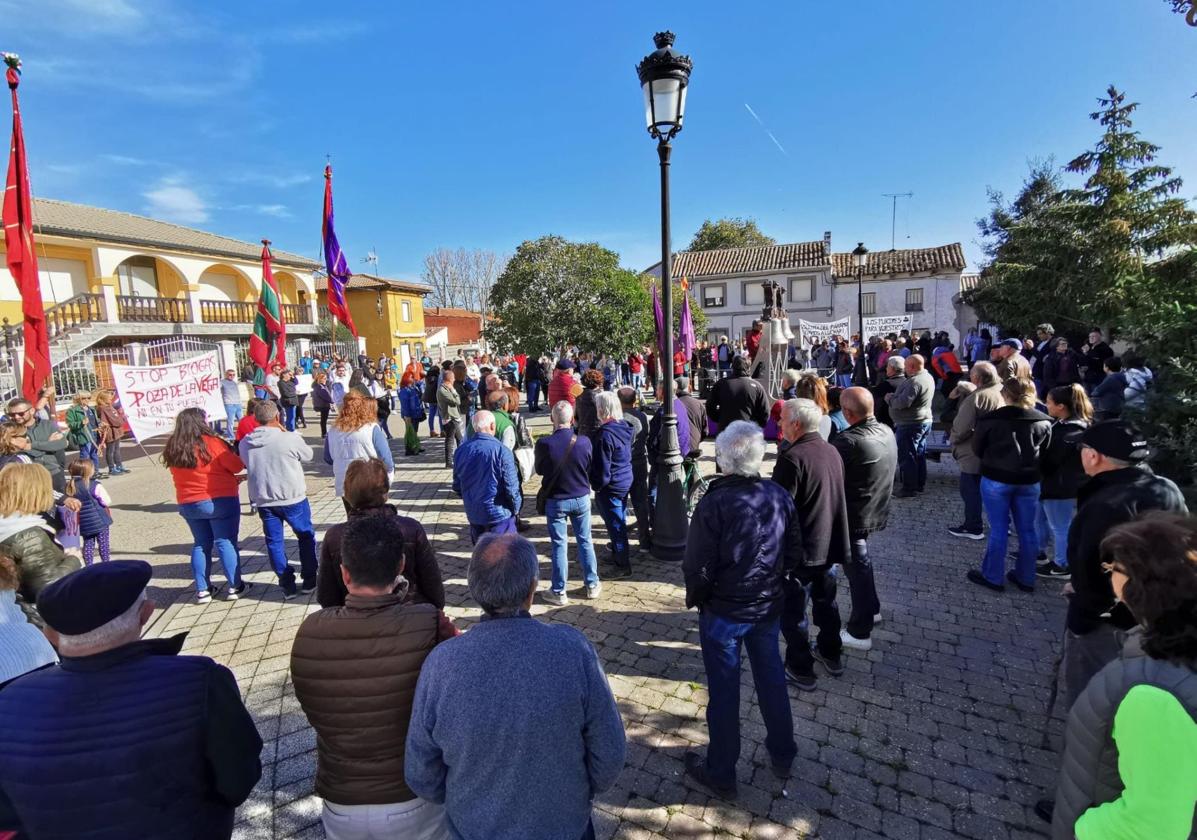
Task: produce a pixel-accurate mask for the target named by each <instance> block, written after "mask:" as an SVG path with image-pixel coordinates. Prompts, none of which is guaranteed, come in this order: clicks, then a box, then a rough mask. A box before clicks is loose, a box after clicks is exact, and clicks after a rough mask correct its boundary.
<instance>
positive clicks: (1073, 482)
mask: <svg viewBox="0 0 1197 840" xmlns="http://www.w3.org/2000/svg"><path fill="white" fill-rule="evenodd" d="M1088 427H1089V424H1088V423H1086V422H1085V421H1084V420H1056V421H1055V422H1053V423H1052V432H1051V437H1050V438H1049V440H1048V444H1047V451H1046V452H1044V453H1043V460H1041V461H1040V462H1039V471H1040V473H1041V474H1042V476H1043V478H1042V479H1041V480H1040V482H1039V498H1041V499H1075V498H1076V494H1077V491H1078V490H1080V489H1081V485H1082V484H1084V483H1085V479H1086V478H1087V477H1088V476H1086V475H1085V468H1084V467H1082V466H1081V435H1082V434H1084V432H1085V429H1087V428H1088Z"/></svg>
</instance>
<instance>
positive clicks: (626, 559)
mask: <svg viewBox="0 0 1197 840" xmlns="http://www.w3.org/2000/svg"><path fill="white" fill-rule="evenodd" d="M594 401H595V406H596V407H597V413H598V422H599V427H598V429H596V430H595V431H594V433H593V434H592V435H591V444H592V446H593V450H594V451H593V455H592V457H591V460H590V486H591V487H593V488H594V501H595V504H596V505H597V506H598V510H599V515H600V516H602V517H603V522H604V523H605V524H606V526H607V536H608V537H610V538H611V562H612V563H613V564H614V566H615V573H614V574H613V575H611V576H612V577H627V576H628V575H630V574H631V573H632V560H631V552H630V551H629V549H628V504H627V502H628V491H629V490H631V489H632V438H634V437H635V432H634V431H633V430H632V427H631V426H629V425H628V424H627V423H624V422H623V408H622V407H620V404H619V397H618V396H616V395H615V394H614V393H613V392H611V391H603V392H601V393H599V394H597V395H596V396H595V398H594Z"/></svg>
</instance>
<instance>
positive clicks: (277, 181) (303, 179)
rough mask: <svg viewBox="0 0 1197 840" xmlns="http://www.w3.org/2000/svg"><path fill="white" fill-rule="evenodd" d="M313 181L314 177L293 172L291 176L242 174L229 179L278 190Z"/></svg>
mask: <svg viewBox="0 0 1197 840" xmlns="http://www.w3.org/2000/svg"><path fill="white" fill-rule="evenodd" d="M312 180H313V176H312V175H311V174H309V173H306V172H292V173H291V174H289V175H279V174H271V173H269V172H242V173H240V174H237V175H233V176H230V178H229V181H230V182H232V183H234V184H262V185H264V186H267V187H276V188H278V189H286V188H287V187H297V186H299V185H300V184H306V183H309V182H310V181H312Z"/></svg>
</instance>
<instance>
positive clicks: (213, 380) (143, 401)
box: [112, 350, 224, 442]
mask: <svg viewBox="0 0 1197 840" xmlns="http://www.w3.org/2000/svg"><path fill="white" fill-rule="evenodd" d="M222 373H223V371H222V370H221V369H220V360H219V359H218V358H217V353H216V351H215V350H214V351H212V352H211V353H205V354H204V355H202V356H196V357H194V358H191V359H188V360H187V361H185V362H172V363H171V364H168V365H147V366H144V367H142V366H135V365H113V366H112V378H113V379H114V380H115V381H116V393H117V396H118V397H120V400H121V408H123V409H124V410H125V414H126V415H127V416H128V418H129V429H130V430H131V431H132V432H133V437H134V438H136V439H137V440H138V441H139V442H141V441H146V440H149V439H150V438H154V437H162V436H164V435H169V434H170V433H171V431H173V430H174V427H175V416H176V415H178V413H179V412H180V411H182V410H183V409H185V408H202V409H203V410H204V411H205V412H207V414H208V418H209V421H213V420H221V419H224V401H223V400H222V399H221V398H220V377H221V374H222Z"/></svg>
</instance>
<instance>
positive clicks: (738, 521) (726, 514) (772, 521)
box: [682, 475, 802, 622]
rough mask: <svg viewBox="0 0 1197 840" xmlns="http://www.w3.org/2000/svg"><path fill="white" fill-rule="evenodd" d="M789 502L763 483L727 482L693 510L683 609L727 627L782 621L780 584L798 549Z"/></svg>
mask: <svg viewBox="0 0 1197 840" xmlns="http://www.w3.org/2000/svg"><path fill="white" fill-rule="evenodd" d="M801 542H802V540H801V534H800V533H799V532H798V517H797V515H796V513H795V510H794V502H793V500H792V499H791V498H790V497H789V496H787V495H786V492H785V491H784V490H782V489H781V487H780V486H778V485H777V484H775V483H774V482H772V481H767V480H765V479H762V478H748V477H746V476H740V475H725V476H720V477H719V478H716V479H715V480H714V481H712V482H711V486H710V489H709V490H707V493H706V495H705V496H703V497H702V500H701V501H700V502H699V503H698V506H697V507H696V508H695V509H694V516H693V518H692V519H691V521H690V533H689V536H688V537H687V538H686V556H685V559H684V560H683V561H682V573H683V574H684V575H685V578H686V606H687V607H698V608H699V610H707V609H709V610H710V611H711V612H713V613H715V614H716V615H719V616H722V617H724V618H727V619H729V620H731V621H742V622H755V621H764V620H766V619H770V618H774V617H776V616H777V615H779V614H780V613H781V606H782V600H783V594H782V588H781V582H782V579H783V578H784V577H785V575H786V573H787V572H788V571H789V570H790V569H792V568H793V567H794V566H795V565H796V563H797V561H798V552H799V551H800V546H801Z"/></svg>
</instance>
